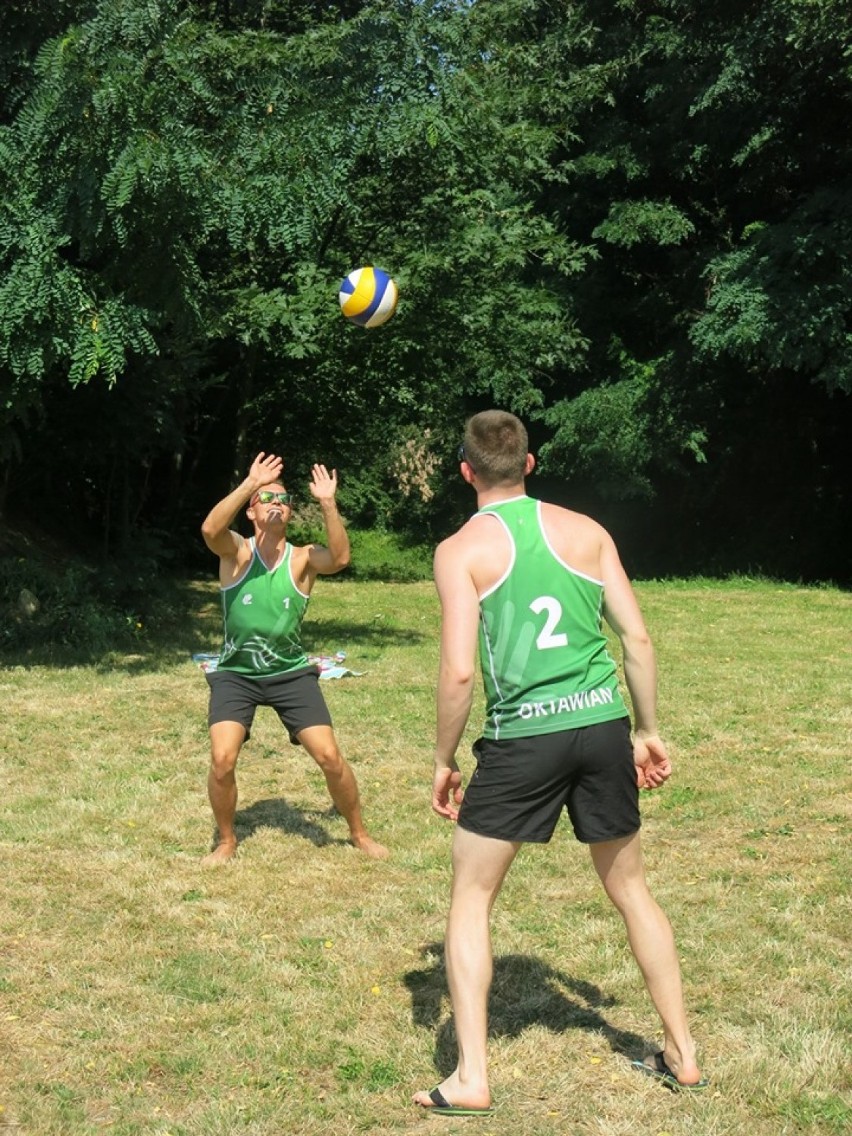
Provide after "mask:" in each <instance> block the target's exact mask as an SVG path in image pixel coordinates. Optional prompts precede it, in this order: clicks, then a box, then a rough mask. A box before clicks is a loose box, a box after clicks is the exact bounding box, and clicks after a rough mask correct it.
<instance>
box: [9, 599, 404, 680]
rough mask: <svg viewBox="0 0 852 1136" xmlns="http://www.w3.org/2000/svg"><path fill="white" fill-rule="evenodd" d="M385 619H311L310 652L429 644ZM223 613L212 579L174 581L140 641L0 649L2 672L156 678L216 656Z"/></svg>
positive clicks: (307, 634) (306, 636) (306, 635)
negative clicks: (84, 670) (43, 670)
mask: <svg viewBox="0 0 852 1136" xmlns="http://www.w3.org/2000/svg"><path fill="white" fill-rule="evenodd" d="M382 618H384V617H378V616H376V617H373V618H372V619H369V620H363V621H359V620H358V619H323V618H322V616H319V618H316V619H311V620H310V621H308V622H306V623H305V626H304V631H303V639H304V641H305V644H306V649H307V650H308V651H313V650H317V649H319V648H318V646H317V645H318V644H319V643H320V641H321V642H322V643H324V644H326V645H327V646H328V649H329V650H342V651H346V652H347V653H351V652H353V651H356V650H357V649H359V648H372V649H374V650H375V649H385V648H390V647H398V646H407V645H413V644H418V643H421V642H423V641H424V640H425V639H426V638H427V637H426V635H424V634H423V633H421V632H419V631H411V630H408V629H403V628H395V627H392V626H387V625H385V624H383V622H382ZM221 638H222V611H221V606H220V600H219V591H218V588H217V587H216V586H215V584H212V583H210V582H208V581H199V580H187V581H172V582H170V585H169V588H168V601H167V602H165V603H163V604H162V605H161V607H160V608H159V609H158V610H157V613H156V615H154V616H152V617H151V619H150V621H148V622H145V623H144V624H143V629H141V630H140V633H139V635H138V636H137V637H135V638H134V637H131V636H126V637H125V638H124V641H123V642H116V643H105V642H95V643H89V644H86V643H82V642H68V641H67V640H66V641H64V642H51V641H43V642H38V643H34V644H32V645H29V646H26V647H12V648H6V649H3V650H0V668H2V667H23V668H25V669H30V668H37V667H52V668H56V669H70V668H73V667H92V668H93V669H94V670H95V671H97V672H98V673H106V672H116V671H119V672H123V673H124V674H127V675H145V674H156V673H159V672H161V671H164V670H169V669H170V668H172V667H175V666H180V665H181V664H183V663H186V662H188V661H190V660H191V658H192V655H193V654H195V653H198V652H215V651H216V650H218V648H219V645H220V644H221Z"/></svg>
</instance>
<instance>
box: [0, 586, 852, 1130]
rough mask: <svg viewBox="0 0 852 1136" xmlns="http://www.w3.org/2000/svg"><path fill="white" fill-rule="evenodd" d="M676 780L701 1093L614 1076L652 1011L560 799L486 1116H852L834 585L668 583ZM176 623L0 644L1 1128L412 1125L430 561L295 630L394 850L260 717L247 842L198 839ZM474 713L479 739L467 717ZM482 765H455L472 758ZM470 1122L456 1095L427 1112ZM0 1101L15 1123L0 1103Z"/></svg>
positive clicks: (660, 824)
mask: <svg viewBox="0 0 852 1136" xmlns="http://www.w3.org/2000/svg"><path fill="white" fill-rule="evenodd" d="M639 591H640V594H641V600H642V602H643V606H644V608H645V611H646V613H647V616H648V621H649V624H650V626H651V629H652V632H653V633H654V637H655V640H656V642H657V646H658V653H659V656H660V666H661V679H662V681H661V686H662V689H661V696H662V708H661V719H662V722H663V725H664V729H665V733H666V735H667V737H668V738H669V739H670V742H671V745H672V749H673V751H674V755H675V759H676V773H675V778H674V779H673V781H672V782H671V783H670V784H669V785H668V786H667V787H666V788H665V789H664V790H663V791H661V792H659V793H657V794H654V795H651V796H647V797H645V798H644V801H643V815H644V837H643V839H644V841H645V846H646V853H647V858H648V868H649V874H650V877H651V880H652V884H653V887H654V890H655V892H656V894H657V896H658V898H659V899H660V900H661V902H662V904H663V906H664V907H665V909H666V910H667V912H668V914H669V916H670V917H671V919H672V922H673V923H674V925H675V930H676V934H677V938H678V943H679V946H680V950H681V954H682V958H683V965H684V972H685V977H686V983H687V990H688V995H689V1003H690V1008H691V1013H692V1018H693V1022H694V1029H695V1033H696V1036H697V1038H698V1040H699V1043H700V1046H701V1051H702V1056H703V1058H704V1062H705V1065H706V1068H707V1071H708V1073H709V1074H710V1075H711V1077H712V1079H713V1086H712V1088H711V1091H710V1092H709V1093H708V1094H706V1095H705V1096H704V1097H702V1098H681V1097H677V1096H673V1095H671V1094H669V1093H667V1092H666V1091H665V1090H662V1089H661V1088H660V1087H659V1086H657V1085H655V1084H653V1083H651V1082H649V1081H647V1080H645V1079H643V1078H641V1077H638V1076H636V1075H634V1074H633V1073H632V1071H631V1070H630V1068H629V1059H630V1058H632V1057H634V1056H638V1055H640V1054H641V1053H643V1052H644V1051H646V1049H647V1047H648V1046H650V1045H651V1044H652V1043H653V1041H654V1040H655V1032H654V1031H655V1028H656V1027H655V1022H654V1019H653V1016H652V1013H651V1010H650V1007H649V1004H648V1001H647V998H646V996H645V993H644V990H643V988H642V986H641V983H640V981H639V978H638V975H637V972H636V968H635V966H634V964H633V960H632V957H631V956H630V954H629V951H628V950H627V947H626V944H625V941H624V935H623V931H622V928H621V926H620V923H619V921H618V920H617V918H616V916H615V915H614V913H613V912H612V910H611V909H610V907H609V905H608V904H607V902H606V900H605V898H604V896H603V894H602V893H601V891H600V889H599V887H598V885H597V884H596V882H595V880H594V878H593V875H592V872H591V868H590V865H589V863H588V856H587V853H586V852H585V850H583V849H582V848H580V847H579V846H577V845H576V844H575V843H574V842H573V839H572V838H571V836H570V833H569V831H568V829H567V828H565V827H563V828H561V829H560V831H559V832H558V834H557V836H556V837H555V839H554V841H553V842H552V844H551V846H550V847H549V848H547V849H539V848H528V849H525V850H524V851H523V852H522V854H521V856H520V857H519V859H518V861H517V863H516V866H515V868H514V869H513V871H512V873H511V874H510V877H509V880H508V881H507V884H506V887H505V889H504V893H503V895H502V897H501V899H500V901H499V903H498V906H497V908H496V910H495V914H494V946H495V953H496V961H495V982H494V990H493V997H492V1040H491V1052H492V1058H493V1081H494V1090H495V1099H496V1103H497V1106H498V1111H497V1113H496V1114H495V1116H494V1117H493V1118H491V1119H489V1120H487V1121H482V1122H467V1129H469V1128H470V1126H471V1124H473V1125H474V1126H475V1127H476V1130H477V1132H478V1133H481V1134H482V1136H486V1134H488V1136H545V1134H547V1136H550V1134H554V1133H566V1132H567V1133H572V1134H578V1136H620V1134H622V1133H624V1134H627V1133H630V1134H631V1136H632V1134H634V1133H637V1132H642V1133H652V1134H661V1133H670V1134H671V1136H693V1134H694V1136H711V1134H719V1136H727V1134H730V1136H741V1134H743V1133H749V1136H779V1134H788V1133H789V1134H794V1133H795V1134H803V1136H817V1134H819V1136H839V1134H840V1133H841V1132H845V1131H847V1130H848V1127H849V1122H850V1119H852V1116H850V1111H849V1104H848V1099H849V1097H848V1094H849V1089H850V1084H849V1074H848V1069H849V1067H850V1060H849V1059H850V1053H849V1043H848V1039H849V965H848V964H849V953H848V927H849V925H850V912H849V898H848V879H849V867H850V864H849V812H850V794H849V789H850V783H849V776H848V754H849V743H850V740H852V728H850V726H852V718H850V704H851V703H852V700H850V698H849V682H848V674H849V671H850V663H852V659H850V654H852V635H850V631H852V597H850V596H849V595H848V594H845V593H842V592H839V591H837V590H832V589H804V588H794V587H782V586H778V585H774V584H768V583H751V582H748V581H740V582H733V583H730V584H710V583H703V582H685V583H679V582H655V583H647V584H644V585H642V586H641V587H640V588H639ZM196 605H197V614H196V619H195V624H194V629H193V632H192V634H191V636H190V637H189V638H188V639H187V640H186V641H184V637H181V638H180V639H177V638H176V640H175V641H174V642H172V643H169V644H166V645H165V646H163V645H162V644H160V645H158V647H157V649H156V651H154V650H153V649H152V652H151V654H150V655H147V654H145V653H142V654H140V655H138V656H134V657H132V658H126V657H125V658H118V657H117V658H113V659H109V660H105V661H103V662H102V663H101V664H100V665H98V666H95V667H82V666H78V667H75V666H68V667H63V668H60V667H48V666H44V667H40V666H36V665H34V666H31V667H27V668H23V667H14V668H7V669H5V670H2V671H0V693H2V697H3V705H4V711H5V718H6V729H5V731H4V736H3V742H2V749H0V767H2V774H3V786H4V797H5V800H4V807H3V809H2V811H0V852H2V857H3V863H4V867H5V871H4V873H3V876H2V883H0V1027H1V1028H2V1037H3V1049H4V1051H5V1055H4V1056H5V1059H4V1061H3V1063H2V1066H0V1107H2V1109H3V1111H2V1112H0V1125H2V1123H3V1122H5V1124H6V1127H7V1128H8V1129H9V1131H10V1132H11V1133H16V1134H18V1136H23V1134H24V1133H26V1134H32V1136H52V1134H54V1133H56V1134H62V1136H68V1134H71V1136H88V1134H90V1133H92V1134H93V1133H100V1132H104V1131H109V1132H111V1133H115V1134H117V1136H136V1134H143V1133H144V1134H146V1136H147V1134H151V1136H165V1134H166V1133H170V1134H171V1136H219V1134H222V1136H224V1134H225V1133H227V1134H228V1136H234V1134H241V1136H242V1134H245V1136H254V1134H257V1136H267V1134H269V1136H271V1134H273V1133H275V1134H280V1133H287V1134H288V1136H301V1134H303V1133H304V1134H305V1136H307V1134H309V1133H310V1134H311V1136H316V1134H317V1133H321V1134H325V1133H328V1134H329V1136H331V1134H334V1136H345V1134H347V1133H353V1134H354V1133H370V1134H371V1136H397V1134H400V1133H420V1132H426V1131H434V1130H435V1128H436V1126H437V1125H438V1122H437V1121H435V1120H434V1119H433V1118H428V1117H424V1116H421V1115H420V1114H419V1113H418V1112H417V1111H416V1110H415V1109H414V1108H413V1107H411V1106H410V1104H409V1101H410V1096H411V1093H412V1092H413V1090H414V1089H415V1088H420V1087H431V1085H433V1084H434V1083H436V1082H437V1081H438V1080H440V1079H441V1077H442V1076H444V1075H445V1074H446V1073H447V1072H448V1070H449V1068H450V1067H451V1065H452V1063H453V1059H454V1057H453V1033H452V1021H451V1017H450V1013H449V1002H448V997H447V992H446V978H445V974H444V968H443V953H442V938H443V923H444V917H445V913H446V903H447V888H448V883H449V856H448V853H449V841H450V835H451V833H450V829H449V827H448V826H447V825H446V824H444V823H443V822H441V821H440V820H439V819H438V818H437V817H433V816H432V814H431V813H430V811H429V808H428V796H429V785H430V766H431V744H432V727H433V720H434V707H433V698H434V694H433V689H434V688H433V679H434V673H435V664H436V660H437V628H438V614H437V605H436V602H435V598H434V594H433V590H432V588H431V586H429V585H424V584H411V585H394V586H389V585H381V584H374V583H362V584H356V583H352V582H346V581H335V582H333V583H332V582H329V583H326V582H324V583H322V584H320V586H319V587H318V589H317V594H316V597H315V599H314V602H313V604H312V607H311V609H310V612H309V622H308V623H307V624H306V632H307V636H308V641H309V646H310V647H311V648H312V649H314V650H316V651H318V652H331V651H336V650H344V651H346V652H347V663H348V664H349V665H350V666H351V667H353V669H355V670H359V671H363V672H365V673H364V674H363V676H362V677H360V678H355V679H345V680H341V681H339V682H334V683H328V684H326V686H325V688H324V689H325V690H326V692H327V697H328V700H329V703H330V705H331V707H332V711H333V714H334V717H335V723H336V727H337V730H338V734H339V737H340V740H341V743H342V746H343V749H344V751H345V752H346V754H347V756H348V757H349V759H350V760H351V762H352V764H353V766H354V767H355V769H356V772H357V775H358V778H359V782H360V785H361V790H362V795H363V798H364V809H365V815H366V817H367V820H368V823H369V825H370V828H371V830H372V831H373V833H374V835H375V836H376V837H377V838H378V839H380V840H382V841H384V842H385V843H387V844H388V845H389V846H390V847H391V849H392V852H393V856H392V859H391V860H390V861H388V862H386V863H374V862H371V861H369V860H367V859H366V858H364V857H362V856H360V855H359V854H358V853H357V852H356V851H355V850H354V849H353V848H351V847H350V846H349V845H348V844H347V843H346V840H345V837H346V828H345V824H344V823H343V822H342V821H341V819H340V818H338V817H336V816H334V815H332V814H331V813H330V811H329V807H328V806H329V801H328V798H327V796H326V793H325V788H324V783H323V781H322V778H321V777H320V776H319V775H318V774H317V772H316V771H315V770H314V769H313V767H312V765H311V764H310V762H308V761H306V759H305V757H304V754H302V753H301V751H300V750H298V749H296V748H294V747H291V746H290V745H289V743H288V742H287V740H286V737H285V736H284V734H283V732H282V731H281V729H280V727H279V725H278V722H277V719H276V718H275V716H274V715H272V714H269V713H267V714H264V713H263V712H261V713H260V714H259V715H258V719H257V722H256V728H255V731H254V734H253V737H252V740H251V742H250V743H249V745H248V746H247V747H246V749H245V751H244V755H243V759H242V761H241V768H240V792H241V799H240V805H239V817H238V819H239V824H240V832H241V835H242V838H243V839H242V845H241V848H240V854H239V856H238V857H237V859H236V861H234V862H233V863H232V864H230V865H228V866H226V867H225V868H223V869H220V870H216V871H202V870H201V869H200V868H199V865H198V861H199V858H200V856H201V855H202V854H203V852H204V851H206V850H207V848H208V846H209V842H210V838H211V835H212V823H211V820H210V816H209V811H208V806H207V801H206V793H205V775H206V762H207V735H206V727H205V712H206V684H205V682H204V679H203V676H202V674H201V672H200V671H199V670H198V669H197V667H195V666H194V665H193V663H192V662H191V659H190V654H191V652H193V651H202V650H212V649H215V647H216V646H217V643H218V630H219V629H218V608H217V606H216V604H215V595H214V593H213V591H212V589H211V588H210V587H208V586H207V585H204V586H200V587H199V588H198V589H197V591H196ZM474 736H475V731H473V730H472V731H471V732H470V735H469V739H468V740H471V741H472V740H473V737H474ZM467 768H468V770H469V769H470V763H469V760H468V761H467ZM441 1127H442V1130H446V1131H449V1132H458V1131H462V1130H463V1128H464V1127H465V1122H461V1121H460V1122H447V1123H445V1124H442V1125H441ZM0 1131H2V1128H0Z"/></svg>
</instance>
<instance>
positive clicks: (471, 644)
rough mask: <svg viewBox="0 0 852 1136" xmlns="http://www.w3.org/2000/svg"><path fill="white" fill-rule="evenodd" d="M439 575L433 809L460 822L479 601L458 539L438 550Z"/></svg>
mask: <svg viewBox="0 0 852 1136" xmlns="http://www.w3.org/2000/svg"><path fill="white" fill-rule="evenodd" d="M434 571H435V586H436V588H437V589H438V597H439V599H440V601H441V660H440V664H439V669H438V694H437V736H436V741H435V775H434V780H433V786H432V808H433V809H434V810H435V812H437V813H438V814H439V815H440V816H444V817H447V818H448V819H450V820H455V819H456V818H457V816H458V809H457V807H456V806H458V805H459V804H460V803H461V795H462V794H461V774H460V773H459V770H458V765H457V764H456V750H457V749H458V745H459V742H460V741H461V738H462V734H463V733H464V729H465V726H466V725H467V720H468V717H469V716H470V708H471V704H472V701H473V685H474V679H475V676H476V640H477V632H478V628H479V598H478V596H477V592H476V587H475V586H474V583H473V580H472V578H471V576H470V573H469V572H468V570H467V567H466V565H465V563H464V560H463V557H462V555H461V550H460V548H459V545H458V538H453V537H451V538H450V539H449V540H446V541H444V542H443V543H442V544H440V545H439V546H438V548H437V550H436V552H435V564H434Z"/></svg>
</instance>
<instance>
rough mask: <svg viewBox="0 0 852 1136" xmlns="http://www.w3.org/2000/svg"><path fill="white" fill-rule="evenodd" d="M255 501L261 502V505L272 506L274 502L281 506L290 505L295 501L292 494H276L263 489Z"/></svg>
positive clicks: (270, 490) (256, 495)
mask: <svg viewBox="0 0 852 1136" xmlns="http://www.w3.org/2000/svg"><path fill="white" fill-rule="evenodd" d="M254 499H255V501H259V502H260V504H261V505H271V504H272V502H273V501H277V502H278V504H279V505H289V504H290V502H291V501H292V500H293V494H292V493H275V492H274V491H273V490H272V489H261V490H260V491H259V492H258V493H256V494H255V498H254Z"/></svg>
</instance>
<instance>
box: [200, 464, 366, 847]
mask: <svg viewBox="0 0 852 1136" xmlns="http://www.w3.org/2000/svg"><path fill="white" fill-rule="evenodd" d="M283 466H284V462H283V460H282V459H281V458H280V457H277V456H276V455H275V454H266V453H259V454H258V455H257V457H256V458H255V459H254V461H253V462H252V464H251V468H250V469H249V472H248V476H247V477H246V478H245V480H244V481H243V482H242V483H241V484H240V485H238V486H237V488H236V489H234V490H233V491H232V492H231V493H229V494H228V495H227V497H224V498H223V499H222V500H221V501H220V502H219V503H218V504H217V505H214V506H213V508H212V509H211V510H210V513H209V514H208V515H207V518H206V519H205V521H204V524H203V525H202V526H201V533H202V536H203V537H204V542H205V544H206V545H207V547H208V548H209V549H210V551H211V552H214V553H215V554H216V555H217V556H218V557H219V584H220V587H221V595H222V610H223V615H224V624H225V627H224V642H223V645H222V650H221V653H220V656H219V663H218V666H217V669H216V670H215V671H213V672H208V674H207V681H208V684H209V686H210V708H209V713H208V725H209V727H210V747H211V762H210V771H209V773H208V777H207V791H208V795H209V798H210V806H211V808H212V809H213V816H214V819H215V821H216V825H217V828H218V842H217V844H216V847H215V848H214V849H213V851H212V852H210V853H209V854H208V855H207V856H205V857H204V859H203V860H202V863H203V864H205V865H216V864H221V863H224V862H225V861H227V860H230V859H231V857H233V856H234V854H235V853H236V850H237V836H236V832H235V830H234V817H235V815H236V809H237V782H236V765H237V759H238V757H239V754H240V750H241V749H242V746H243V744H244V743H245V742H246V741H248V738H249V735H250V733H251V727H252V723H253V721H254V714H255V710H256V709H257V707H258V706H271V707H272V708H273V709H274V710H275V711H276V713H277V714H278V716H279V718H280V719H281V722H282V724H283V726H284V728H285V729H286V730H287V731H288V733H289V735H290V740H291V741H292V742H293V743H294V744H300V745H302V746H304V748H305V749H306V750H307V751H308V753H309V754H310V755H311V757H312V758H313V759H314V761H315V762H316V763H317V765H318V766H319V767H320V769H321V770H322V773H323V775H324V776H325V780H326V785H327V786H328V791H329V794H330V796H331V799H332V801H333V802H334V805H335V807H336V809H337V811H338V812H339V813H340V814H341V816H343V818H344V820H345V821H346V823H347V824H348V825H349V838H350V840H351V841H352V843H353V844H354V845H355V847H356V848H358V849H360V851H362V852H364V853H365V854H366V855H367V856H371V857H373V858H375V859H382V858H384V857H385V856H387V849H386V848H384V847H383V846H382V845H381V844H379V843H377V842H376V841H375V840H373V838H372V837H371V836H370V835H369V834H368V832H367V830H366V828H365V826H364V821H363V818H362V816H361V805H360V800H359V794H358V785H357V782H356V780H355V775H354V773H353V772H352V769H351V767H350V766H349V764H348V763H347V761H346V760H345V758H344V757H343V755H342V754H341V752H340V749H339V748H338V745H337V740H336V738H335V735H334V730H333V728H332V723H331V715H330V714H329V711H328V706H327V705H326V702H325V699H324V698H323V695H322V692H321V691H320V689H319V672H318V670H317V667H316V666H313V665H310V664H309V663H308V659H307V656H306V654H305V651H304V649H303V647H302V642H301V635H300V631H301V625H302V618H303V616H304V614H305V610H306V608H307V606H308V600H309V598H310V594H311V589H312V588H313V586H314V583H315V581H316V578H317V576H330V575H333V574H334V573H335V572H339V571H340V570H341V569H342V568H345V567H346V565H347V564H348V563H349V537H348V536H347V534H346V529H345V527H344V525H343V521H342V520H341V518H340V514H339V513H338V511H337V503H336V500H335V495H336V493H337V471H336V470H332V471H331V473H329V472H328V470H327V469H326V467H325V466H324V465H314V466H313V469H312V474H311V482H310V491H311V494H312V496H313V497H314V499H315V500H316V501H317V502H318V503H319V505H320V508H321V509H322V513H323V519H324V521H325V529H326V539H327V542H328V543H327V546H323V545H320V544H308V545H303V546H294V545H292V544H290V543H289V541H288V540H287V525H288V523H289V521H290V518H291V516H292V499H291V495H290V494H289V493H288V492H287V490H286V489H285V488H284V485H283V484H282V482H281V480H280V477H281V471H282V469H283ZM246 506H248V508H247V509H246V516H247V517H248V519H249V520H250V521H251V523H252V526H253V528H254V536H252V537H251V538H250V539H248V540H246V539H244V538H243V537H242V536H241V535H240V534H239V533H238V532H235V531H234V530H233V529H232V528H231V527H230V526H231V524H232V523H233V521H234V518H235V517H236V516H237V514H238V513H239V512H240V510H241V509H243V508H244V507H246Z"/></svg>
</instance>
